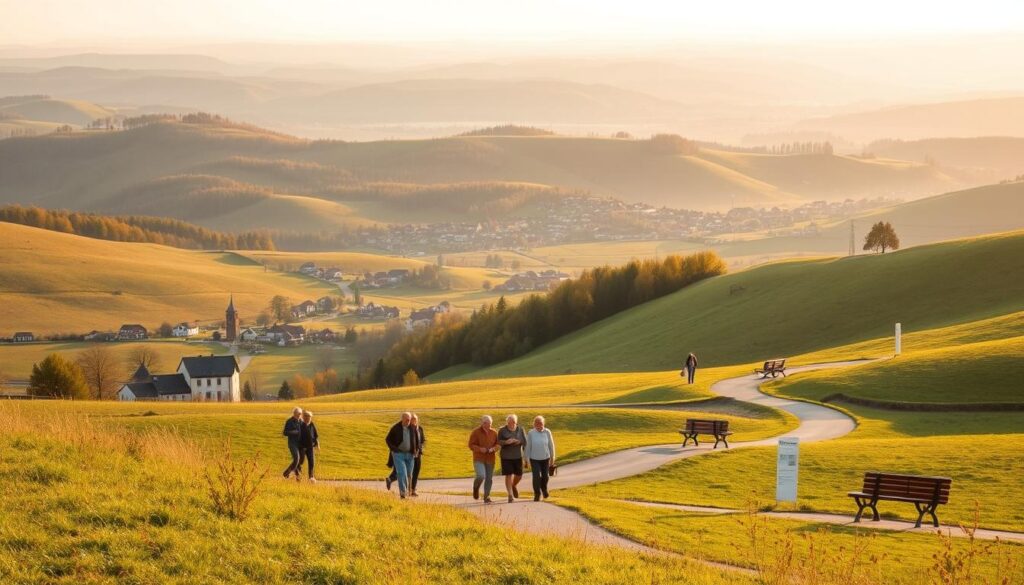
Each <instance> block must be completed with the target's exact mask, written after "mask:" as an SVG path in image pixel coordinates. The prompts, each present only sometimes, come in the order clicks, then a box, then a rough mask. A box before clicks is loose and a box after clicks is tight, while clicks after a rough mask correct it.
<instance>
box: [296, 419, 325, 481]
mask: <svg viewBox="0 0 1024 585" xmlns="http://www.w3.org/2000/svg"><path fill="white" fill-rule="evenodd" d="M314 450H316V451H319V450H320V435H319V433H317V431H316V425H315V424H313V413H312V412H310V411H308V410H307V411H304V412H303V413H302V426H301V427H300V428H299V467H300V468H301V467H302V462H303V461H308V462H309V481H310V482H312V483H316V478H315V477H313V466H314V464H315V462H316V458H315V457H314V456H313V451H314ZM300 475H301V474H300V473H298V472H296V473H295V481H299V476H300Z"/></svg>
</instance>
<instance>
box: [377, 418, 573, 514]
mask: <svg viewBox="0 0 1024 585" xmlns="http://www.w3.org/2000/svg"><path fill="white" fill-rule="evenodd" d="M384 442H385V443H386V444H387V447H388V466H389V467H391V468H392V471H391V475H389V476H388V477H387V478H385V480H384V481H385V483H386V485H387V488H388V490H390V489H391V486H392V485H393V484H394V483H398V493H399V496H400V497H401V498H402V499H405V498H406V497H410V496H412V497H415V496H417V495H418V494H417V493H416V483H417V481H418V480H419V475H420V467H421V464H422V459H423V446H424V445H425V444H426V442H427V438H426V434H425V433H424V432H423V427H422V426H421V425H420V424H419V417H418V416H417V415H415V414H413V413H409V412H404V413H402V417H401V419H400V420H399V421H398V422H397V423H395V424H394V425H393V426H392V427H391V429H390V430H389V431H388V434H387V436H386V437H385V439H384ZM467 445H468V447H469V450H470V451H471V452H472V454H473V471H474V478H473V499H475V500H479V499H480V495H481V494H480V492H481V488H483V500H484V503H486V504H490V503H491V502H492V500H491V488H492V487H493V485H494V466H495V464H496V463H497V460H498V459H501V475H503V476H504V477H505V493H506V494H507V496H508V501H509V502H514V501H515V500H516V499H517V498H519V482H520V481H522V479H523V471H524V469H526V470H530V472H531V474H532V476H533V500H534V501H535V502H536V501H540V499H541V498H542V497H543V498H545V499H547V497H548V481H549V478H550V476H551V473H552V472H553V471H554V470H555V469H556V465H555V439H554V437H553V436H552V434H551V430H550V429H548V428H547V426H546V424H545V421H544V417H543V416H537V417H535V418H534V419H533V428H532V429H530V430H529V432H527V431H525V430H524V429H523V428H522V427H521V426H519V417H518V416H516V415H514V414H510V415H508V416H507V417H505V425H504V426H502V427H501V428H500V429H495V428H494V420H493V419H492V418H491V417H490V416H483V417H482V418H481V419H480V425H479V426H477V427H476V428H475V429H473V431H472V432H471V433H470V434H469V442H468V444H467Z"/></svg>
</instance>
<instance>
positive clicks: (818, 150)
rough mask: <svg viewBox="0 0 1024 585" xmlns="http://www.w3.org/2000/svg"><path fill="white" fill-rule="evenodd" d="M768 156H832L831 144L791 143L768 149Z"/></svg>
mask: <svg viewBox="0 0 1024 585" xmlns="http://www.w3.org/2000/svg"><path fill="white" fill-rule="evenodd" d="M768 154H832V143H831V142H791V143H785V144H776V145H774V146H769V147H768Z"/></svg>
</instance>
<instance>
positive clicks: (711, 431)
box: [679, 418, 732, 449]
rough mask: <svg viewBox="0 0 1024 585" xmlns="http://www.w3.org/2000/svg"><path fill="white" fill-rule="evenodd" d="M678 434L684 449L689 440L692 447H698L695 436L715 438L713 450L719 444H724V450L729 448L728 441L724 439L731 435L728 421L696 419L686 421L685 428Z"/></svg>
mask: <svg viewBox="0 0 1024 585" xmlns="http://www.w3.org/2000/svg"><path fill="white" fill-rule="evenodd" d="M679 434H680V435H682V436H683V447H685V446H686V445H687V444H688V443H689V442H690V441H691V440H692V441H693V444H694V446H697V445H700V443H698V442H697V435H711V436H713V437H714V438H715V446H714V448H715V449H717V448H718V444H719V443H725V448H726V449H728V448H729V441H727V440H726V438H727V437H728V436H729V435H731V434H732V431H730V430H729V421H727V420H701V419H696V418H688V419H686V427H685V428H683V429H682V430H681V431H679Z"/></svg>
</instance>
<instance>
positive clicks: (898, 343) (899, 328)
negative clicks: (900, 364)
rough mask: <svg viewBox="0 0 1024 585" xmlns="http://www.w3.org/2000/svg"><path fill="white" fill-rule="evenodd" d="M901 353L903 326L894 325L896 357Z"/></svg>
mask: <svg viewBox="0 0 1024 585" xmlns="http://www.w3.org/2000/svg"><path fill="white" fill-rule="evenodd" d="M901 353H903V325H902V324H900V323H897V324H896V355H900V354H901Z"/></svg>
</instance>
